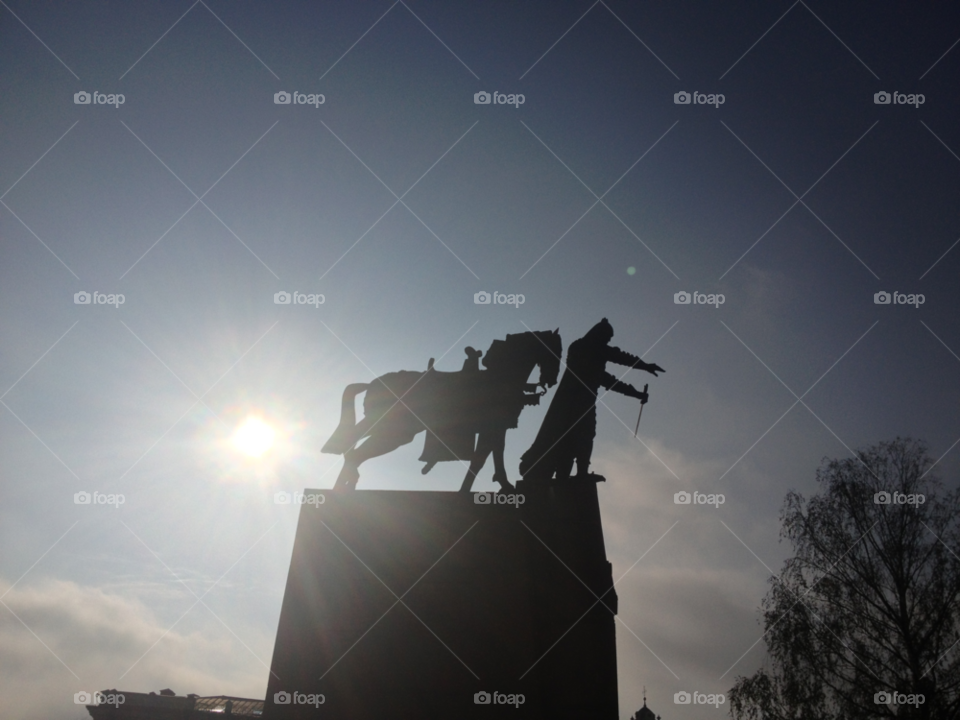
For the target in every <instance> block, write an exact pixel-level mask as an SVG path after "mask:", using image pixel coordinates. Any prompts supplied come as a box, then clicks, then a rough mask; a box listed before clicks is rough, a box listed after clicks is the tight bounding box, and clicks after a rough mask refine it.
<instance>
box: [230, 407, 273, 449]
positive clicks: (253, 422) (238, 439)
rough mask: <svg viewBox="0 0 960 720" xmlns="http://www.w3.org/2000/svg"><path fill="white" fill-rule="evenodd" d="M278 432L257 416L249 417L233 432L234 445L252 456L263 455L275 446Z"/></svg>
mask: <svg viewBox="0 0 960 720" xmlns="http://www.w3.org/2000/svg"><path fill="white" fill-rule="evenodd" d="M275 436H276V433H275V432H274V430H273V428H272V427H270V426H269V425H267V424H266V423H265V422H264V421H263V420H261V419H260V418H257V417H249V418H247V419H246V420H245V421H244V422H243V424H242V425H240V426H239V427H238V428H237V430H236V432H234V434H233V446H234V447H235V448H236V449H237V450H239V451H240V452H242V453H244V454H245V455H249V456H250V457H254V458H258V457H261V456H262V455H263V454H264V453H265V452H267V450H269V449H270V448H271V447H272V446H273V441H274V437H275Z"/></svg>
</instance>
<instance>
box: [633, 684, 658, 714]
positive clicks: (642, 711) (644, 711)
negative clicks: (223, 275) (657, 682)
mask: <svg viewBox="0 0 960 720" xmlns="http://www.w3.org/2000/svg"><path fill="white" fill-rule="evenodd" d="M630 720H660V716H659V715H654V714H653V710H651V709H650V708H648V707H647V690H646V688H644V690H643V707H642V708H640V709H639V710H637V712H636V713H634V715H633V717H631V718H630Z"/></svg>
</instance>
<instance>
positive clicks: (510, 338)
mask: <svg viewBox="0 0 960 720" xmlns="http://www.w3.org/2000/svg"><path fill="white" fill-rule="evenodd" d="M465 352H466V354H467V359H466V360H465V361H464V363H463V368H462V369H461V370H460V371H459V372H441V371H438V370H435V369H434V367H433V363H434V361H433V359H432V358H431V359H430V362H429V365H428V367H427V370H426V372H416V371H410V370H400V371H398V372H392V373H387V374H386V375H381V376H380V377H378V378H375V379H374V380H373V381H371V382H369V383H353V384H351V385H347V387H346V389H344V391H343V399H342V403H341V409H340V424H339V425H338V426H337V429H336V430H335V431H334V433H333V435H331V436H330V439H329V440H327V442H326V444H324V446H323V448H322V452H325V453H332V454H336V455H343V459H344V463H343V468H342V469H341V471H340V475H339V477H337V482H336V483H335V485H334V487H335V488H336V489H353V488H355V487H356V484H357V480H358V479H359V478H360V470H359V467H360V464H361V463H363V462H364V461H365V460H369V459H370V458H373V457H378V456H380V455H385V454H386V453H388V452H391V451H393V450H396V449H397V448H398V447H400V446H402V445H406V444H407V443H409V442H412V441H413V439H414V437H415V436H416V435H417V433H419V432H420V431H422V430H426V437H425V439H424V447H423V453H422V454H421V456H420V460H421V461H424V462H425V463H426V465H425V466H424V467H423V469H422V470H421V472H422V473H423V474H424V475H425V474H427V473H428V472H430V470H431V469H432V468H433V466H434V465H436V464H437V463H438V462H445V461H450V460H461V461H469V463H470V464H469V468H468V470H467V474H466V476H465V477H464V480H463V484H462V485H461V487H460V490H461V491H462V492H469V491H470V489H471V487H472V486H473V481H474V479H475V478H476V476H477V473H479V472H480V470H481V469H482V468H483V466H484V464H485V463H486V461H487V458H488V457H489V456H490V454H491V453H492V454H493V463H494V475H493V479H494V480H495V481H496V482H498V483H499V484H500V486H501V489H503V490H509V489H512V488H513V485H512V484H511V483H510V482H509V480H508V479H507V473H506V470H505V469H504V466H503V449H504V443H505V440H506V435H507V430H508V429H511V428H515V427H517V423H518V421H519V418H520V412H521V411H522V410H523V408H524V407H527V406H529V405H538V404H539V403H540V398H541V397H542V396H543V395H545V394H546V392H547V389H548V388H551V387H553V386H554V385H556V383H557V376H558V375H559V373H560V358H561V357H562V355H563V343H562V341H561V339H560V331H559V328H558V329H557V330H553V331H537V332H532V331H531V332H524V333H517V334H514V335H507V338H506V340H494V341H493V343H492V344H491V345H490V349H489V350H487V353H486V355H485V356H484V357H483V361H482V364H483V367H484V368H486V369H485V370H481V369H480V364H481V363H480V357H481V356H482V355H483V353H481V352H480V351H478V350H474V349H473V348H470V347H468V348H466V349H465ZM535 367H536V368H539V371H540V372H539V378H538V380H537V382H536V383H528V382H527V380H528V379H529V377H530V374H531V373H532V372H533V369H534V368H535ZM363 392H365V393H366V394H365V395H364V398H363V419H362V420H360V422H357V420H356V406H355V401H356V397H357V395H359V394H360V393H363ZM364 438H366V439H365V440H364ZM361 440H363V442H360V441H361ZM358 443H360V444H359V445H358Z"/></svg>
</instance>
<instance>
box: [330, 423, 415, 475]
mask: <svg viewBox="0 0 960 720" xmlns="http://www.w3.org/2000/svg"><path fill="white" fill-rule="evenodd" d="M417 432H419V430H416V429H414V430H413V432H409V431H407V432H388V433H387V432H385V433H378V432H374V433H373V434H371V435H370V437H368V438H367V439H366V440H364V441H363V442H362V443H360V445H358V446H357V447H355V448H353V449H351V450H348V451H347V452H345V453H344V454H343V461H344V462H343V470H341V471H340V477H338V478H337V482H336V485H334V487H336V488H338V489H339V488H341V487H343V488H345V489H353V488H355V487H356V486H357V480H359V479H360V469H359V468H360V465H361V463H363V462H364V461H366V460H369V459H370V458H375V457H379V456H380V455H386V454H387V453H388V452H393V451H394V450H396V449H397V448H398V447H400V446H401V445H406V444H407V443H409V442H413V438H414V437H415V436H416V434H417ZM341 481H342V483H343V484H342V485H341Z"/></svg>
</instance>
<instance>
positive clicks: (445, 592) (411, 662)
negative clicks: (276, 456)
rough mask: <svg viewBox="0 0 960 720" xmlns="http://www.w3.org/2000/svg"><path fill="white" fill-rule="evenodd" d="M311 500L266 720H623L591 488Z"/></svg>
mask: <svg viewBox="0 0 960 720" xmlns="http://www.w3.org/2000/svg"><path fill="white" fill-rule="evenodd" d="M593 479H594V480H596V479H602V478H598V477H597V476H593ZM308 492H323V493H324V495H325V497H326V502H325V503H324V504H322V505H303V506H302V508H301V511H300V519H299V524H298V527H297V535H296V540H295V542H294V548H293V557H292V559H291V563H290V573H289V576H288V578H287V586H286V591H285V595H284V599H283V605H282V608H281V612H280V623H279V628H278V631H277V641H276V645H275V648H274V655H273V662H272V667H271V672H270V678H269V682H268V686H267V697H266V702H265V703H264V714H263V717H264V718H265V719H266V720H271V719H273V718H308V717H309V718H321V717H322V718H343V719H344V720H346V719H349V720H383V719H384V718H423V719H430V718H437V719H438V720H439V719H442V720H450V718H489V717H493V716H498V715H504V716H506V717H510V718H539V719H542V720H547V718H549V719H550V720H556V719H557V718H571V719H572V718H577V719H578V720H579V719H581V718H591V719H597V720H602V719H604V718H609V719H610V720H615V719H616V718H618V717H619V713H618V704H617V670H616V638H615V619H614V615H615V613H616V609H617V608H616V606H617V603H616V594H615V591H614V590H613V581H612V574H611V566H610V563H608V562H607V559H606V552H605V549H604V543H603V532H602V528H601V524H600V511H599V506H598V503H597V486H596V482H593V481H587V482H584V481H583V480H580V481H571V482H569V483H557V484H554V485H552V486H546V485H543V486H530V487H526V488H524V487H523V483H520V487H519V489H518V491H517V494H515V495H510V494H506V495H505V494H497V495H494V494H492V493H486V494H480V495H482V496H483V498H480V497H479V496H478V494H477V493H470V494H467V493H446V492H402V491H395V492H391V491H363V490H360V491H347V492H333V491H308ZM478 499H486V500H488V502H486V503H478V502H477V500H478ZM511 499H512V500H513V502H509V501H510V500H511ZM521 500H522V502H521ZM321 698H322V703H321V702H320V700H321ZM284 701H288V702H284Z"/></svg>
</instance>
